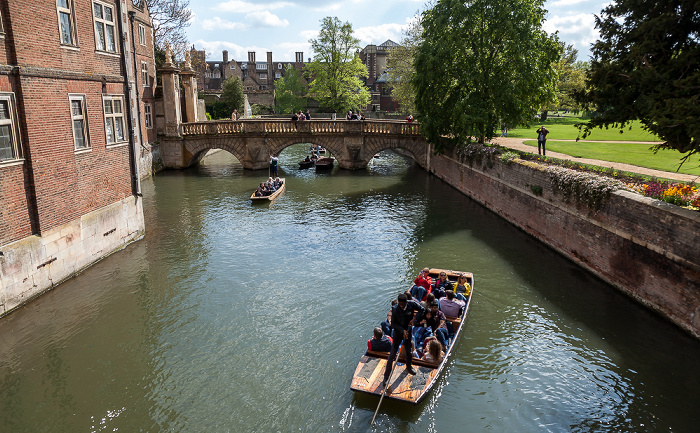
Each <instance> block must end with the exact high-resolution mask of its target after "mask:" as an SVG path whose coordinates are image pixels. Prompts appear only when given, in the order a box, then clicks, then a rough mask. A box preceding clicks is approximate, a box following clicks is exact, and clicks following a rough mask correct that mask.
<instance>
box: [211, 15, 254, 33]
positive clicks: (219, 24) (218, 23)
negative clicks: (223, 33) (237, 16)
mask: <svg viewBox="0 0 700 433" xmlns="http://www.w3.org/2000/svg"><path fill="white" fill-rule="evenodd" d="M202 28H203V29H204V30H217V29H224V30H247V28H248V26H247V25H245V24H243V23H236V22H233V21H228V20H222V19H221V18H219V17H214V18H213V19H210V20H204V21H202Z"/></svg>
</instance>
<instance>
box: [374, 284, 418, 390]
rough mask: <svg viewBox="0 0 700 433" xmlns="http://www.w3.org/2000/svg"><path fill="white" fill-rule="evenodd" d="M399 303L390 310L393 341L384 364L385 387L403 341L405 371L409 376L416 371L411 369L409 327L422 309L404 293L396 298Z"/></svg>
mask: <svg viewBox="0 0 700 433" xmlns="http://www.w3.org/2000/svg"><path fill="white" fill-rule="evenodd" d="M398 301H399V303H398V304H396V305H394V306H393V307H392V309H391V327H392V328H393V339H392V340H393V341H392V344H391V352H389V359H388V360H387V362H386V370H384V382H382V383H383V384H384V385H385V386H386V385H387V384H388V382H389V379H390V377H389V376H391V368H392V366H393V364H394V358H395V357H397V356H398V354H397V352H398V351H399V345H400V344H401V342H402V341H403V347H404V348H405V349H406V354H407V356H406V371H407V372H408V373H409V374H416V370H414V369H413V367H411V361H412V360H411V358H412V354H411V327H412V326H413V316H414V314H415V312H416V311H418V312H420V313H421V314H422V313H423V307H422V306H421V305H420V304H419V303H418V302H416V301H414V300H410V301H409V300H408V298H407V297H406V294H405V293H401V294H400V295H399V297H398Z"/></svg>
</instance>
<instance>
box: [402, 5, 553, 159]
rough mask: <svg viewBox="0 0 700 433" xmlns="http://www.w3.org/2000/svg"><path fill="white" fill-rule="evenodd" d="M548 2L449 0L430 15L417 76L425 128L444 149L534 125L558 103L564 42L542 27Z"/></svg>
mask: <svg viewBox="0 0 700 433" xmlns="http://www.w3.org/2000/svg"><path fill="white" fill-rule="evenodd" d="M542 4H543V0H513V1H508V0H474V1H469V2H464V1H457V0H441V1H438V2H437V3H436V5H435V6H434V7H433V8H432V9H429V10H427V11H425V12H424V13H423V21H422V23H423V29H424V30H423V42H422V43H421V44H420V45H419V46H418V50H417V52H416V58H415V65H416V75H415V78H414V80H413V83H414V86H415V88H416V108H417V110H418V119H419V120H420V121H421V132H422V133H423V134H424V136H425V137H426V138H427V139H428V140H429V141H430V142H432V143H433V144H434V145H435V149H436V151H438V152H439V151H440V150H442V144H441V143H444V141H442V140H441V137H444V136H451V137H452V138H453V140H452V141H453V142H457V143H463V142H470V141H471V140H472V139H473V137H478V140H479V141H480V142H484V141H485V140H486V139H490V138H492V137H493V136H494V135H495V133H496V128H497V127H498V126H499V125H500V123H501V122H505V123H507V124H509V125H515V124H523V123H524V124H527V123H528V122H530V121H531V120H532V119H533V117H534V115H535V113H536V112H537V110H538V109H539V108H540V107H541V106H542V105H543V104H545V103H547V102H549V101H552V100H554V88H555V83H556V73H555V72H554V69H553V64H554V62H556V60H557V59H558V58H559V49H560V48H559V45H558V44H557V42H556V41H555V39H554V38H553V37H551V36H549V35H547V34H546V33H545V32H544V31H543V30H542V22H543V20H544V12H545V11H544V10H543V8H542Z"/></svg>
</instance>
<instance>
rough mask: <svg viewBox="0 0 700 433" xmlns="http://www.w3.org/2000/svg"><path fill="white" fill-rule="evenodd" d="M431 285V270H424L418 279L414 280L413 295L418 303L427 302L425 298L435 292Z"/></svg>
mask: <svg viewBox="0 0 700 433" xmlns="http://www.w3.org/2000/svg"><path fill="white" fill-rule="evenodd" d="M431 283H432V281H431V278H430V269H428V268H423V270H422V271H420V273H419V274H418V277H416V279H415V280H413V287H411V295H413V297H414V298H416V300H418V301H425V296H426V295H427V294H428V293H430V292H431V291H432V290H433V288H432V287H431Z"/></svg>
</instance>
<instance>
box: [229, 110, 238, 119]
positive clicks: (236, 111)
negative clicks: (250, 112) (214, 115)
mask: <svg viewBox="0 0 700 433" xmlns="http://www.w3.org/2000/svg"><path fill="white" fill-rule="evenodd" d="M231 120H238V110H233V113H231Z"/></svg>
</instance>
